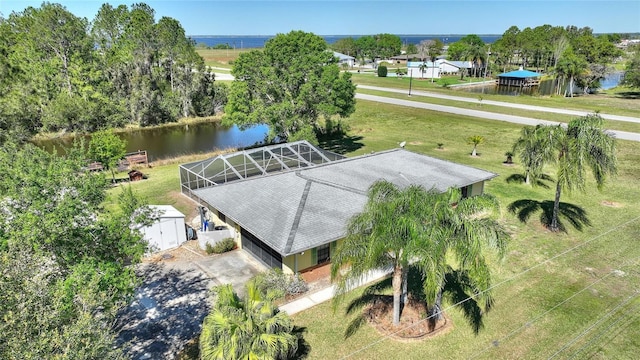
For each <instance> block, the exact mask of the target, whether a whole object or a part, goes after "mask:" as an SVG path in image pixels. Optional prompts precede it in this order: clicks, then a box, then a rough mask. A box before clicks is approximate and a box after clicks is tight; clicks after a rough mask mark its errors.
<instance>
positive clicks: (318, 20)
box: [0, 0, 640, 35]
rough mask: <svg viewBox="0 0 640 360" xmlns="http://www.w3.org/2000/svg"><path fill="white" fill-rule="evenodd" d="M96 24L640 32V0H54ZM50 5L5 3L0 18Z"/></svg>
mask: <svg viewBox="0 0 640 360" xmlns="http://www.w3.org/2000/svg"><path fill="white" fill-rule="evenodd" d="M50 2H57V3H60V4H62V5H64V6H65V7H66V8H67V9H68V10H69V11H71V12H72V13H74V14H75V15H77V16H81V17H86V18H87V19H89V20H92V19H93V18H94V16H95V14H96V13H97V11H98V9H99V8H100V5H101V4H103V3H105V2H108V3H110V4H112V5H114V6H117V5H119V4H125V5H131V4H132V3H134V2H146V3H147V4H148V5H150V6H151V7H152V8H153V9H155V10H156V19H160V17H162V16H169V17H172V18H174V19H177V20H178V21H180V23H181V24H182V26H183V27H184V29H185V31H186V33H187V35H274V34H277V33H286V32H289V31H291V30H304V31H308V32H313V33H315V34H318V35H368V34H378V33H392V34H463V35H466V34H502V33H503V32H504V31H505V30H507V29H508V28H509V27H510V26H511V25H516V26H518V27H519V28H520V29H524V28H525V27H535V26H539V25H544V24H550V25H553V26H558V25H560V26H567V25H575V26H578V27H584V26H589V27H591V28H592V29H593V30H594V32H596V33H608V32H619V33H629V32H640V0H604V1H595V0H581V1H577V0H556V1H552V0H502V1H481V0H475V1H462V0H447V1H445V0H440V1H433V0H426V1H394V0H387V1H379V0H349V1H327V0H324V1H317V0H316V1H313V0H312V1H308V0H289V1H271V0H262V1H243V0H236V1H218V0H199V1H189V0H185V1H180V0H155V1H154V0H148V1H141V0H137V1H116V0H114V1H108V0H107V1H105V0H102V1H93V0H71V1H53V0H50ZM41 3H42V1H29V0H22V1H8V0H0V13H2V15H3V16H4V17H7V16H8V15H9V14H10V13H11V12H12V11H22V10H23V9H24V8H25V7H27V6H34V7H38V6H40V4H41Z"/></svg>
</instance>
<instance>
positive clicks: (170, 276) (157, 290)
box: [116, 250, 264, 359]
mask: <svg viewBox="0 0 640 360" xmlns="http://www.w3.org/2000/svg"><path fill="white" fill-rule="evenodd" d="M174 253H180V251H174ZM194 254H195V253H194ZM192 255H193V254H192ZM263 270H264V267H263V266H262V265H261V264H259V263H257V262H256V261H255V260H253V259H252V258H251V257H250V255H248V254H246V253H245V252H244V251H242V250H234V251H231V252H228V253H225V254H221V255H216V256H202V255H199V256H197V254H195V255H193V256H192V258H191V259H184V258H183V257H174V258H171V259H164V260H163V259H162V257H160V258H159V259H158V260H157V261H150V262H145V263H142V264H140V266H139V267H138V268H137V272H138V274H139V276H140V277H141V278H142V281H143V284H142V286H140V287H139V288H138V289H137V291H136V294H135V299H134V301H133V302H132V303H131V304H130V305H129V306H128V307H126V308H125V309H123V310H122V311H121V313H120V315H119V317H118V322H117V325H116V329H117V331H118V339H117V341H118V345H119V346H122V347H124V349H125V351H126V352H127V354H128V355H129V356H130V357H131V358H132V359H172V358H174V357H175V355H176V354H177V353H178V352H179V351H180V350H181V349H182V348H183V347H184V345H185V344H186V343H187V342H188V341H189V340H190V339H192V338H194V337H196V336H197V335H198V334H199V333H200V327H201V324H202V321H203V319H204V317H205V316H206V315H207V314H208V313H209V310H210V299H209V298H208V295H209V289H210V288H211V287H212V286H214V285H219V284H232V285H233V287H234V289H235V290H236V291H239V290H241V289H243V284H244V283H245V282H246V281H247V280H249V279H250V278H251V277H253V276H254V275H255V274H257V273H258V272H260V271H263ZM240 292H241V291H240Z"/></svg>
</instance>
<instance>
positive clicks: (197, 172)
mask: <svg viewBox="0 0 640 360" xmlns="http://www.w3.org/2000/svg"><path fill="white" fill-rule="evenodd" d="M495 176H497V175H496V174H494V173H491V172H488V171H484V170H480V169H476V168H473V167H469V166H465V165H461V164H457V163H453V162H450V161H445V160H440V159H436V158H433V157H429V156H425V155H421V154H417V153H413V152H411V151H408V150H405V149H402V148H397V149H393V150H389V151H382V152H378V153H373V154H367V155H363V156H358V157H353V158H344V157H342V156H341V155H338V154H334V153H331V152H328V151H325V150H322V149H320V148H317V147H315V146H313V145H311V144H309V143H308V142H306V141H298V142H293V143H285V144H278V145H271V146H266V147H262V148H255V149H251V150H245V151H241V152H237V153H233V154H226V155H220V156H218V157H216V158H212V159H208V160H203V161H199V162H194V163H189V164H183V165H181V166H180V178H181V186H182V192H183V193H184V194H186V195H188V196H190V197H192V198H193V199H195V200H196V201H198V202H199V203H201V204H202V205H204V206H206V207H207V208H208V209H209V212H210V215H213V217H214V222H216V223H217V224H222V223H224V224H225V225H226V226H227V227H229V228H230V229H234V233H235V236H236V242H237V243H238V245H239V247H241V248H242V249H244V250H246V251H248V252H249V253H250V254H252V255H253V256H254V257H256V258H257V259H259V260H260V261H262V262H263V263H265V264H266V265H267V266H269V267H274V268H278V269H282V270H283V271H285V272H294V273H295V272H302V271H305V270H308V269H313V268H314V267H316V266H319V265H322V264H324V263H328V262H330V261H331V258H332V257H333V255H334V252H335V249H336V246H337V245H338V244H339V243H340V241H342V239H343V238H344V236H345V234H346V225H347V222H348V221H349V219H350V218H351V217H352V216H353V215H355V214H357V213H359V212H361V211H362V209H363V208H364V206H365V204H366V202H367V190H368V189H369V187H370V186H371V185H372V184H373V183H374V182H376V181H378V180H382V179H384V180H387V181H390V182H392V183H394V184H396V185H397V186H399V187H406V186H409V185H412V184H416V185H420V186H423V187H424V188H426V189H436V190H438V191H445V190H446V189H448V188H450V187H457V188H460V189H461V190H462V193H463V196H474V195H478V194H482V193H483V191H484V183H485V181H487V180H490V179H492V178H493V177H495Z"/></svg>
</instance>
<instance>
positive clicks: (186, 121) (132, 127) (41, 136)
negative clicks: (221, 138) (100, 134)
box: [32, 115, 222, 141]
mask: <svg viewBox="0 0 640 360" xmlns="http://www.w3.org/2000/svg"><path fill="white" fill-rule="evenodd" d="M221 119H222V115H215V116H205V117H186V118H180V119H178V121H176V122H170V123H164V124H157V125H151V126H140V125H137V124H128V125H126V126H124V127H120V128H113V131H114V132H115V133H116V134H118V133H126V132H133V131H138V130H146V129H157V128H164V127H172V126H184V125H192V124H200V123H206V122H211V123H212V122H219V121H221ZM78 135H83V134H80V133H78V132H67V131H63V132H44V133H38V134H36V135H34V136H33V137H32V140H35V141H37V140H50V139H58V138H67V137H68V138H72V137H75V136H78Z"/></svg>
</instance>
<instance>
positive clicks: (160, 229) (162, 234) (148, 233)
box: [140, 205, 187, 251]
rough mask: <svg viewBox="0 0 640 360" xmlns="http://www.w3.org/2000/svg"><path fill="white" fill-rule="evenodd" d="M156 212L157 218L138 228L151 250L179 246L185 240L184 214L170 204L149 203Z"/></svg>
mask: <svg viewBox="0 0 640 360" xmlns="http://www.w3.org/2000/svg"><path fill="white" fill-rule="evenodd" d="M149 207H150V208H151V209H152V210H154V211H155V212H157V213H158V214H159V215H158V220H157V221H156V222H154V223H153V224H151V225H149V226H143V227H141V228H140V231H141V232H142V234H143V236H144V238H145V240H147V241H148V242H149V247H150V249H151V251H162V250H167V249H171V248H175V247H178V246H180V244H182V243H183V242H185V241H187V231H186V227H185V224H184V214H183V213H181V212H180V211H178V210H176V208H174V207H173V206H171V205H149Z"/></svg>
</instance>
